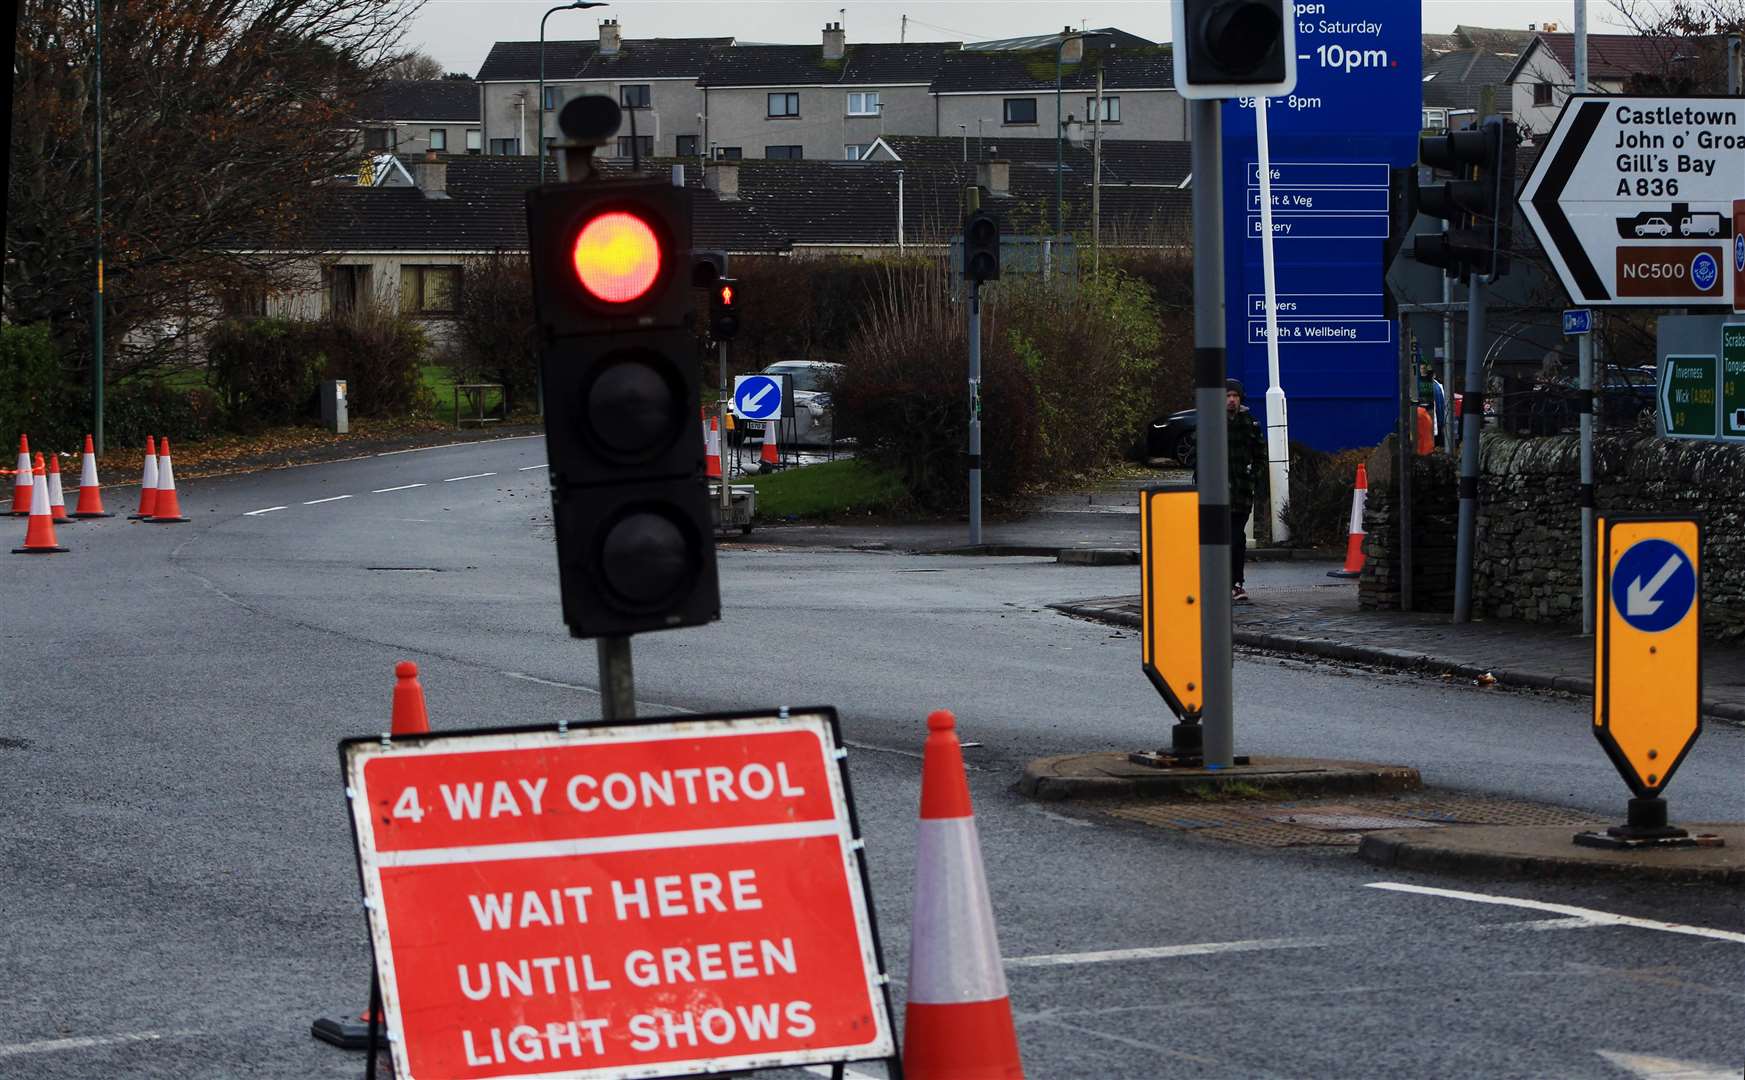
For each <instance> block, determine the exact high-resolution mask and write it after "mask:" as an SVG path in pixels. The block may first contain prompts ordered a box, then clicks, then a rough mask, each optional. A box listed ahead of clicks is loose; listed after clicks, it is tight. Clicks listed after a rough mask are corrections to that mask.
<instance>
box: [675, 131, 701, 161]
mask: <svg viewBox="0 0 1745 1080" xmlns="http://www.w3.org/2000/svg"><path fill="white" fill-rule="evenodd" d="M673 153H675V154H677V155H678V156H679V157H696V156H697V137H696V136H695V135H680V136H679V137H678V140H677V145H676V146H675V147H674V148H673Z"/></svg>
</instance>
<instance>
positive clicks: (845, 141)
mask: <svg viewBox="0 0 1745 1080" xmlns="http://www.w3.org/2000/svg"><path fill="white" fill-rule="evenodd" d="M958 48H959V46H958V43H957V42H954V41H953V42H924V43H923V42H914V43H908V44H893V43H889V42H882V43H869V44H866V45H859V44H855V45H851V44H849V43H848V41H847V34H846V32H845V31H844V30H843V28H842V24H841V23H832V24H830V25H828V26H826V27H824V33H823V38H822V41H821V42H820V43H819V44H818V45H734V46H731V47H728V48H722V49H716V50H714V51H713V52H712V53H711V54H710V56H709V59H708V63H707V64H706V66H705V67H704V69H703V74H702V77H701V78H699V79H698V80H697V81H698V85H699V87H700V88H701V90H702V94H703V115H704V124H705V132H706V138H707V144H708V146H709V150H710V155H709V156H711V157H716V158H726V159H741V158H767V159H794V158H814V159H839V160H848V161H853V160H856V159H857V158H859V157H861V156H863V155H864V154H865V153H866V152H867V151H868V150H869V149H870V148H871V146H872V144H873V142H874V141H875V140H877V139H878V137H879V136H880V135H883V134H886V133H903V134H930V133H932V132H933V130H934V110H933V99H932V96H931V94H930V87H931V85H932V82H933V78H934V76H935V74H936V73H937V72H938V71H939V68H940V65H941V64H942V63H943V62H944V60H945V57H946V56H947V55H948V54H950V53H953V52H956V51H957V50H958Z"/></svg>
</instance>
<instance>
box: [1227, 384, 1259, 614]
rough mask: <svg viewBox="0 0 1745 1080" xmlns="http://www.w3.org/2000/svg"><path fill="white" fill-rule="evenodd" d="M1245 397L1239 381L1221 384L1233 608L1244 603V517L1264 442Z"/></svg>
mask: <svg viewBox="0 0 1745 1080" xmlns="http://www.w3.org/2000/svg"><path fill="white" fill-rule="evenodd" d="M1245 397H1246V395H1245V394H1244V393H1243V390H1242V381H1241V380H1240V379H1226V380H1225V381H1224V408H1225V411H1226V413H1227V414H1228V416H1229V425H1230V438H1229V454H1230V599H1231V601H1232V602H1233V603H1237V604H1246V603H1248V590H1247V588H1245V587H1244V583H1243V574H1244V570H1245V568H1246V566H1247V562H1248V536H1247V532H1248V515H1249V514H1251V513H1253V512H1254V496H1255V493H1256V492H1257V491H1258V490H1259V489H1260V472H1261V470H1262V469H1263V468H1265V467H1266V438H1265V436H1263V435H1262V434H1261V431H1260V422H1259V421H1258V420H1256V419H1255V418H1254V414H1253V413H1252V412H1249V411H1248V407H1247V406H1246V405H1244V404H1243V400H1244V398H1245Z"/></svg>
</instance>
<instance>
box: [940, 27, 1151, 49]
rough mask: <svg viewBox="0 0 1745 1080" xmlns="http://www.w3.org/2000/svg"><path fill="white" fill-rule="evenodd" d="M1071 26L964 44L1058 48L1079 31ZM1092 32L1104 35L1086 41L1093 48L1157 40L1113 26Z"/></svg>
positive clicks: (1134, 45)
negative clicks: (1065, 38) (1047, 32)
mask: <svg viewBox="0 0 1745 1080" xmlns="http://www.w3.org/2000/svg"><path fill="white" fill-rule="evenodd" d="M1079 32H1080V31H1074V30H1072V29H1071V28H1070V27H1069V28H1067V29H1065V30H1062V31H1061V32H1060V33H1058V34H1031V35H1029V36H1027V37H1013V38H997V39H995V40H993V41H972V42H969V43H968V44H966V45H964V48H966V49H974V50H975V51H977V52H1011V51H1017V52H1023V51H1025V50H1028V49H1058V48H1060V40H1061V38H1063V37H1065V36H1066V35H1068V34H1071V33H1079ZM1090 33H1093V34H1099V35H1102V36H1100V37H1094V38H1091V39H1089V40H1088V41H1086V42H1085V44H1086V45H1087V46H1088V47H1090V48H1093V49H1143V48H1146V47H1148V46H1151V45H1156V44H1157V42H1155V41H1151V40H1150V39H1148V38H1142V37H1140V36H1139V35H1138V34H1129V33H1128V32H1127V31H1125V30H1121V29H1117V28H1116V27H1113V26H1105V27H1103V28H1102V29H1101V30H1092V31H1090Z"/></svg>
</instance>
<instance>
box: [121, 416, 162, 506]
mask: <svg viewBox="0 0 1745 1080" xmlns="http://www.w3.org/2000/svg"><path fill="white" fill-rule="evenodd" d="M157 508H158V444H157V440H156V439H153V438H152V437H151V436H150V435H147V436H146V437H145V471H144V472H143V473H142V474H141V476H140V478H139V511H138V512H137V513H133V514H129V515H127V520H129V521H149V520H151V515H152V511H154V510H156V509H157Z"/></svg>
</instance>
